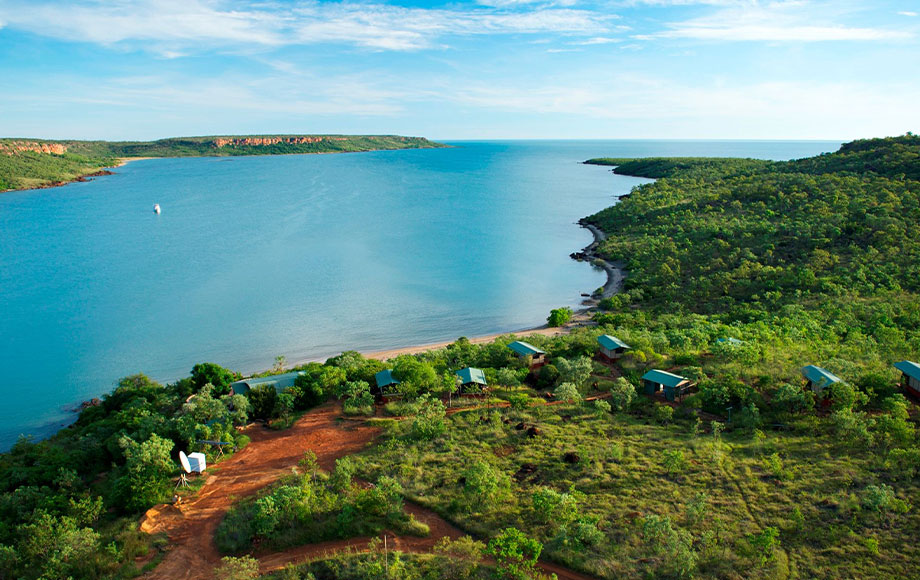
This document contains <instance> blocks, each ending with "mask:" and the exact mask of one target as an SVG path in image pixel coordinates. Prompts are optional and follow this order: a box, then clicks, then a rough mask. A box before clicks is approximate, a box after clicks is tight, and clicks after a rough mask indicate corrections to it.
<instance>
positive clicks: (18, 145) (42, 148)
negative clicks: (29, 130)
mask: <svg viewBox="0 0 920 580" xmlns="http://www.w3.org/2000/svg"><path fill="white" fill-rule="evenodd" d="M19 151H34V152H36V153H53V154H55V155H63V154H64V153H65V152H66V151H67V147H66V146H65V145H61V144H60V143H39V142H38V141H6V142H0V153H6V154H7V155H12V154H14V153H17V152H19Z"/></svg>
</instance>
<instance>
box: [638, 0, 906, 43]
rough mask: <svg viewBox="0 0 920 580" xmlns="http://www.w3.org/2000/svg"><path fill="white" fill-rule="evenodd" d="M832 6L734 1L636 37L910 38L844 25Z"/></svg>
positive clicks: (794, 1) (885, 30) (792, 0)
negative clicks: (728, 4) (710, 12)
mask: <svg viewBox="0 0 920 580" xmlns="http://www.w3.org/2000/svg"><path fill="white" fill-rule="evenodd" d="M835 16H836V15H835V14H834V13H833V9H828V8H827V6H823V5H818V4H810V3H807V2H803V1H797V0H783V1H776V2H766V3H758V2H755V1H748V2H734V3H733V5H732V6H730V7H726V8H722V9H719V10H716V11H715V12H713V13H712V14H710V15H707V16H703V17H699V18H694V19H690V20H685V21H683V22H674V23H670V24H668V25H667V30H664V31H662V32H658V33H655V34H644V35H636V36H635V37H634V38H636V39H638V40H649V39H654V38H689V39H696V40H708V41H727V42H740V41H754V42H756V41H764V42H825V41H872V40H895V39H904V38H910V37H912V36H913V34H912V33H910V32H907V31H904V30H895V29H888V28H867V27H860V26H846V25H843V24H840V23H837V22H836V21H835Z"/></svg>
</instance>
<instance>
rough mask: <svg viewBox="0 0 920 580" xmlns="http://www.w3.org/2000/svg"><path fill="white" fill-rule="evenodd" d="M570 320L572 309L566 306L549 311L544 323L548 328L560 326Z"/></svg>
mask: <svg viewBox="0 0 920 580" xmlns="http://www.w3.org/2000/svg"><path fill="white" fill-rule="evenodd" d="M571 319H572V309H571V308H569V307H568V306H565V307H563V308H554V309H552V310H550V311H549V316H548V317H547V318H546V323H547V324H548V325H549V326H562V325H563V324H565V323H567V322H568V321H570V320H571Z"/></svg>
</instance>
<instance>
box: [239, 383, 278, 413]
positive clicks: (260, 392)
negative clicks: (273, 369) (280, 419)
mask: <svg viewBox="0 0 920 580" xmlns="http://www.w3.org/2000/svg"><path fill="white" fill-rule="evenodd" d="M246 397H247V398H248V399H249V404H250V405H251V409H252V410H251V411H250V414H251V415H252V418H253V419H262V420H266V421H267V420H268V419H271V418H273V417H275V416H276V414H277V407H278V391H276V390H275V387H274V385H256V386H255V387H253V388H251V389H249V390H248V391H247V392H246Z"/></svg>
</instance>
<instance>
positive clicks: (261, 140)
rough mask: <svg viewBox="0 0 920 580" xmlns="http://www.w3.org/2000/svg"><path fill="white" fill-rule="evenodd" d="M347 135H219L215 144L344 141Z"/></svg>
mask: <svg viewBox="0 0 920 580" xmlns="http://www.w3.org/2000/svg"><path fill="white" fill-rule="evenodd" d="M344 140H345V137H234V138H229V137H218V138H216V139H214V146H215V147H217V148H218V149H219V148H221V147H226V146H227V145H231V146H240V145H243V146H256V147H258V146H265V145H274V144H276V143H293V144H298V143H319V142H320V141H344Z"/></svg>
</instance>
